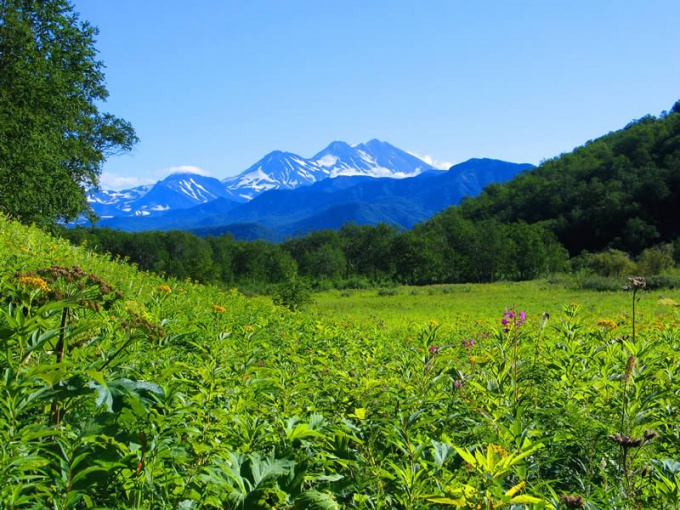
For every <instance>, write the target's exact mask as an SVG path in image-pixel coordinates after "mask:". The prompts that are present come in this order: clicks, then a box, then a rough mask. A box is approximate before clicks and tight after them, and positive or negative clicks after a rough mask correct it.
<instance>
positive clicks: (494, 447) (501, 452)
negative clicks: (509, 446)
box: [488, 444, 510, 457]
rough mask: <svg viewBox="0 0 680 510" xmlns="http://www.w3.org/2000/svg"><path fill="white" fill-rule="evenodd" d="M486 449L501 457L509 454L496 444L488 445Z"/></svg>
mask: <svg viewBox="0 0 680 510" xmlns="http://www.w3.org/2000/svg"><path fill="white" fill-rule="evenodd" d="M488 448H489V449H490V450H493V451H494V452H496V453H497V454H499V455H500V456H501V457H507V456H508V454H509V453H510V452H508V450H506V449H505V448H503V447H502V446H498V445H497V444H490V445H489V446H488Z"/></svg>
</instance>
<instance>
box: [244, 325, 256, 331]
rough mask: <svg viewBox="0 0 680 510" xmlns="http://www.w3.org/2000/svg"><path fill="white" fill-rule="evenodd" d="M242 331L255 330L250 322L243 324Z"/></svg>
mask: <svg viewBox="0 0 680 510" xmlns="http://www.w3.org/2000/svg"><path fill="white" fill-rule="evenodd" d="M243 331H255V328H254V327H253V326H251V325H250V324H246V325H245V326H243Z"/></svg>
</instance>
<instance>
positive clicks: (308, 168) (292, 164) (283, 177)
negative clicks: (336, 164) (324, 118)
mask: <svg viewBox="0 0 680 510" xmlns="http://www.w3.org/2000/svg"><path fill="white" fill-rule="evenodd" d="M325 177H327V175H326V174H325V173H324V172H323V170H321V168H320V167H319V166H317V165H316V164H314V162H313V161H310V160H307V159H305V158H303V157H301V156H298V155H297V154H292V153H290V152H282V151H274V152H270V153H269V154H267V155H266V156H265V157H264V158H262V159H261V160H260V161H258V162H257V163H255V164H254V165H253V166H251V167H250V168H248V169H247V170H245V171H244V172H241V173H240V174H239V175H237V176H235V177H228V178H226V179H224V180H223V181H222V183H223V184H224V185H225V186H226V188H227V189H228V190H229V191H231V192H232V193H233V194H235V195H238V196H240V197H242V198H244V199H246V200H250V199H252V198H254V197H255V196H257V195H259V194H261V193H264V192H265V191H269V190H270V189H295V188H297V187H299V186H307V185H310V184H313V183H315V182H316V181H318V180H320V179H323V178H325Z"/></svg>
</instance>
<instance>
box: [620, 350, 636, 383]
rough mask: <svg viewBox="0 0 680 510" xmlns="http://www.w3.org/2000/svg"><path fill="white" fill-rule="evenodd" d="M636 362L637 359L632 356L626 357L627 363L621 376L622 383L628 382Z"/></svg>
mask: <svg viewBox="0 0 680 510" xmlns="http://www.w3.org/2000/svg"><path fill="white" fill-rule="evenodd" d="M636 362H637V358H636V357H635V356H633V355H631V356H628V362H627V363H626V372H625V373H624V374H623V382H629V381H630V377H631V375H632V374H633V370H635V363H636Z"/></svg>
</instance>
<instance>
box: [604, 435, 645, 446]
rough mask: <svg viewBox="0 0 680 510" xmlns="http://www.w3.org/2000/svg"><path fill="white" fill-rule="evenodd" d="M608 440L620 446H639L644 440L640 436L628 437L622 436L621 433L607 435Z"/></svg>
mask: <svg viewBox="0 0 680 510" xmlns="http://www.w3.org/2000/svg"><path fill="white" fill-rule="evenodd" d="M607 437H608V438H609V440H610V441H612V442H614V443H616V444H618V445H619V446H621V447H622V448H639V447H640V446H642V443H643V442H644V439H642V438H641V437H640V438H634V437H628V436H624V435H622V434H621V433H617V434H612V435H611V436H607Z"/></svg>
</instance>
